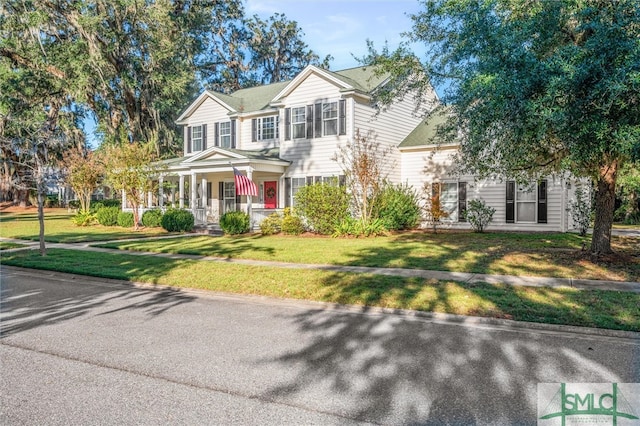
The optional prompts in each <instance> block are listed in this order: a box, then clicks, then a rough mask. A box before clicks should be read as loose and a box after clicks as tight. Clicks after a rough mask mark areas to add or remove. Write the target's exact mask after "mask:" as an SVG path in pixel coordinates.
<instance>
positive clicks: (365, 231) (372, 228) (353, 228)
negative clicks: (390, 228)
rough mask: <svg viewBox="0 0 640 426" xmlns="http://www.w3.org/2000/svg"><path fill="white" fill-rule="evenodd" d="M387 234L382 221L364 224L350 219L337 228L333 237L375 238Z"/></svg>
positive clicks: (376, 220)
mask: <svg viewBox="0 0 640 426" xmlns="http://www.w3.org/2000/svg"><path fill="white" fill-rule="evenodd" d="M386 233H387V229H386V227H385V225H384V222H383V221H382V219H373V220H372V221H370V222H369V223H366V224H363V223H362V221H361V220H358V219H354V218H353V217H348V218H347V219H345V220H344V221H342V222H341V223H340V224H339V225H338V226H337V227H336V230H335V232H334V233H333V236H334V237H347V236H353V237H375V236H378V235H385V234H386Z"/></svg>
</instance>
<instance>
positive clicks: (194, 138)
mask: <svg viewBox="0 0 640 426" xmlns="http://www.w3.org/2000/svg"><path fill="white" fill-rule="evenodd" d="M202 136H203V134H202V126H193V127H191V146H192V147H193V151H194V152H196V151H202V141H203V137H202Z"/></svg>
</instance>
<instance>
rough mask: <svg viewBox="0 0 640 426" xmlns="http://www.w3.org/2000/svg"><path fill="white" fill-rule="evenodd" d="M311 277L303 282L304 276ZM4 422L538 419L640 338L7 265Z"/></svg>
mask: <svg viewBox="0 0 640 426" xmlns="http://www.w3.org/2000/svg"><path fill="white" fill-rule="evenodd" d="M301 273H304V272H301ZM0 312H1V320H2V322H1V323H0V330H1V333H2V334H1V336H2V337H1V339H0V359H2V366H1V368H2V374H1V375H0V377H1V378H0V392H1V397H2V398H1V399H2V404H1V407H0V423H2V424H78V425H80V424H98V423H99V424H166V423H171V424H173V423H175V424H256V425H258V424H260V425H264V424H357V423H383V424H418V423H419V424H474V423H478V424H516V423H517V424H535V423H536V408H537V405H536V404H537V398H536V387H537V384H538V383H540V382H640V341H639V340H638V334H634V335H632V336H631V337H630V338H629V337H627V338H620V337H607V336H597V335H589V334H572V333H565V332H557V331H544V330H533V329H528V328H519V327H510V326H508V325H505V326H489V325H482V324H468V323H465V322H461V323H456V322H451V321H440V320H433V319H428V318H421V317H416V316H411V315H406V314H385V313H380V312H379V311H376V310H372V311H366V310H364V311H362V310H356V309H346V308H340V307H337V308H336V307H329V306H326V305H321V304H315V303H306V302H292V301H278V300H273V299H267V298H256V297H247V298H244V297H234V296H224V295H211V294H205V293H198V292H186V291H174V290H168V289H160V290H156V289H152V288H140V287H134V286H131V285H127V284H123V283H118V282H113V281H101V280H96V279H89V278H84V277H75V278H71V277H70V276H67V275H63V274H49V273H47V272H41V271H25V270H19V269H13V268H3V270H2V306H1V311H0Z"/></svg>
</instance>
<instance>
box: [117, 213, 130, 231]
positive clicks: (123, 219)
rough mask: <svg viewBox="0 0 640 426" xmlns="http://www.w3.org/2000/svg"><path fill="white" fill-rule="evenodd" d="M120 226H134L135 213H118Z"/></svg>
mask: <svg viewBox="0 0 640 426" xmlns="http://www.w3.org/2000/svg"><path fill="white" fill-rule="evenodd" d="M117 223H118V226H122V227H123V228H133V213H131V212H120V213H118V221H117Z"/></svg>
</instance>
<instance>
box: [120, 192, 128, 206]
mask: <svg viewBox="0 0 640 426" xmlns="http://www.w3.org/2000/svg"><path fill="white" fill-rule="evenodd" d="M125 207H127V195H126V194H125V193H124V189H123V190H122V209H121V210H122V211H124V208H125Z"/></svg>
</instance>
